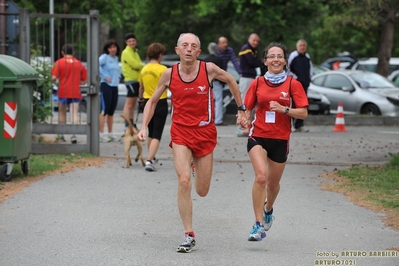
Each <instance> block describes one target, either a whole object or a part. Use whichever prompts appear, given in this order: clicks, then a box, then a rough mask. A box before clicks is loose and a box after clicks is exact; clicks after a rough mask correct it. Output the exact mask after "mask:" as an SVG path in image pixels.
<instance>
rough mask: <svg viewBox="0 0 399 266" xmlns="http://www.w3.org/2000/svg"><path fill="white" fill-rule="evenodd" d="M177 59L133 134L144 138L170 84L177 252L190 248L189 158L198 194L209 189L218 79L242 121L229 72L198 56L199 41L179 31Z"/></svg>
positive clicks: (192, 239)
mask: <svg viewBox="0 0 399 266" xmlns="http://www.w3.org/2000/svg"><path fill="white" fill-rule="evenodd" d="M175 51H176V53H177V54H178V55H179V58H180V63H177V64H175V65H173V66H172V67H171V68H168V69H167V70H165V72H164V73H163V75H162V76H161V78H160V80H159V82H158V86H157V88H156V89H155V92H154V94H153V95H152V96H151V98H150V99H149V100H148V101H147V104H146V105H145V108H144V114H143V123H142V128H141V130H140V132H139V133H138V136H137V137H138V139H139V140H140V141H144V140H145V138H146V137H147V125H148V123H149V121H150V119H151V117H152V116H153V114H154V110H155V108H156V104H157V102H158V99H159V98H160V97H161V95H162V94H163V93H164V91H165V90H166V89H167V88H169V89H170V91H171V93H172V108H173V111H172V124H171V129H170V136H171V141H170V144H169V146H170V147H171V148H172V150H173V161H174V167H175V170H176V174H177V177H178V190H177V205H178V208H179V213H180V217H181V220H182V223H183V227H184V230H185V232H184V240H183V242H182V244H181V245H180V246H179V247H178V248H177V252H184V253H187V252H191V251H192V250H193V249H194V248H195V244H196V242H195V234H194V230H193V222H192V218H193V203H192V198H191V180H190V178H191V173H190V172H191V161H192V160H193V162H194V165H195V188H196V191H197V194H198V195H199V196H201V197H205V196H206V195H207V194H208V191H209V188H210V184H211V177H212V169H213V150H214V149H215V146H216V143H217V130H216V127H215V124H214V123H213V114H212V112H213V110H214V109H213V94H212V92H211V88H210V84H211V82H212V80H214V79H218V80H220V81H222V82H226V83H227V84H228V85H229V89H230V91H231V93H232V95H233V96H234V99H235V101H236V103H237V105H238V106H239V107H238V108H239V110H238V114H237V123H240V124H241V125H247V120H246V118H245V113H244V111H245V110H246V108H245V106H244V105H242V102H241V97H240V91H239V89H238V86H237V82H236V81H235V80H234V77H233V76H232V75H230V74H229V73H228V72H226V71H224V70H223V69H221V68H219V67H218V66H216V65H215V64H213V63H210V62H204V61H199V60H198V56H199V55H200V53H201V43H200V40H199V38H198V37H197V36H196V35H194V34H192V33H183V34H181V35H180V37H179V39H178V40H177V46H176V47H175Z"/></svg>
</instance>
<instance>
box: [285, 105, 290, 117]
mask: <svg viewBox="0 0 399 266" xmlns="http://www.w3.org/2000/svg"><path fill="white" fill-rule="evenodd" d="M289 111H290V108H289V107H288V106H286V107H285V111H284V114H285V115H286V114H288V112H289Z"/></svg>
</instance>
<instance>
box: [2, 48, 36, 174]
mask: <svg viewBox="0 0 399 266" xmlns="http://www.w3.org/2000/svg"><path fill="white" fill-rule="evenodd" d="M38 79H39V74H38V72H37V71H36V70H35V69H34V68H32V67H31V66H30V65H29V64H27V63H25V62H24V61H22V60H20V59H18V58H15V57H12V56H8V55H0V130H1V132H0V180H1V181H10V180H11V173H12V169H13V167H14V164H15V163H17V162H18V161H21V168H22V172H23V173H24V174H25V175H27V174H28V171H29V163H28V159H29V155H30V153H31V150H32V143H31V142H32V109H33V108H32V95H33V88H35V87H36V85H37V80H38Z"/></svg>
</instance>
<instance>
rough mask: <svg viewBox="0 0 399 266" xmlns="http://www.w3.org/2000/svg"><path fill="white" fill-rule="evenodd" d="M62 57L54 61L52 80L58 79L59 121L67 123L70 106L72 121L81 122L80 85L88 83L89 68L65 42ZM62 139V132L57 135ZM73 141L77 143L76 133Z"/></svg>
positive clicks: (72, 138)
mask: <svg viewBox="0 0 399 266" xmlns="http://www.w3.org/2000/svg"><path fill="white" fill-rule="evenodd" d="M61 54H62V56H63V57H62V58H61V59H59V60H57V61H56V62H55V63H54V66H53V69H52V71H51V74H52V80H53V81H56V80H57V79H58V123H59V124H65V123H66V110H67V107H68V106H69V110H70V112H71V123H72V124H78V123H79V116H78V110H79V103H80V101H81V100H82V98H83V97H82V94H81V93H80V85H83V84H85V83H86V80H87V70H86V68H85V66H84V65H83V64H82V63H81V62H80V61H79V60H78V59H76V58H75V57H74V56H73V46H72V45H71V44H65V45H64V46H63V47H62V50H61ZM57 139H58V140H60V141H65V138H64V136H63V135H62V134H60V135H58V136H57ZM71 142H72V143H77V139H76V136H75V135H72V137H71Z"/></svg>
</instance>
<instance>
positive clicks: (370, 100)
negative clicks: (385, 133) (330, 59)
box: [309, 70, 399, 116]
mask: <svg viewBox="0 0 399 266" xmlns="http://www.w3.org/2000/svg"><path fill="white" fill-rule="evenodd" d="M309 89H311V90H315V91H317V92H319V93H321V94H323V95H325V96H326V97H327V98H328V100H329V101H330V102H331V113H336V111H337V108H338V103H339V102H342V104H343V108H344V113H346V114H366V115H386V116H397V115H399V87H396V86H395V85H394V84H393V83H392V82H391V81H389V80H388V79H387V78H385V77H383V76H381V75H379V74H377V73H373V72H369V71H361V70H336V71H327V72H324V73H320V74H317V75H315V76H314V77H313V78H312V82H311V84H310V87H309Z"/></svg>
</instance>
